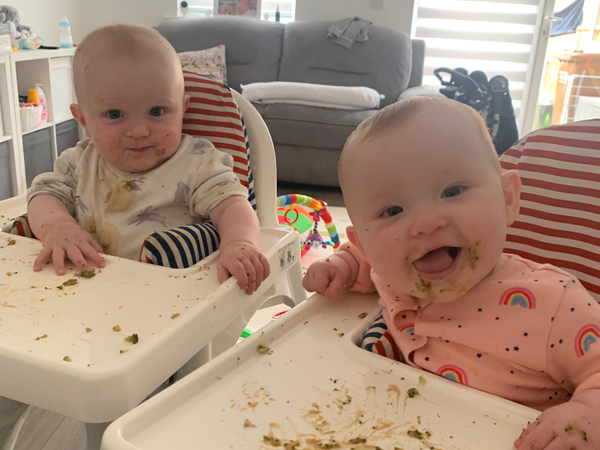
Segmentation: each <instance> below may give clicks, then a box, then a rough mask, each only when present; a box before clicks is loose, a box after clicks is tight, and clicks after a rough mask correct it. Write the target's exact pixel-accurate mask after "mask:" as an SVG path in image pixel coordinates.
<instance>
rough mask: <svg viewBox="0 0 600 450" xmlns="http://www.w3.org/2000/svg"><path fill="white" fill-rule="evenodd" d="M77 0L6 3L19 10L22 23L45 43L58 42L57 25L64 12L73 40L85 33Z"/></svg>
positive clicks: (39, 0) (30, 0)
mask: <svg viewBox="0 0 600 450" xmlns="http://www.w3.org/2000/svg"><path fill="white" fill-rule="evenodd" d="M80 3H81V2H80V1H79V0H9V1H7V2H6V3H4V4H6V5H10V6H13V7H15V8H17V9H18V10H19V16H20V18H21V23H22V24H23V25H29V26H30V27H31V28H32V30H33V31H35V32H36V33H37V35H38V36H41V37H43V38H44V42H45V43H46V44H47V45H58V44H59V41H58V39H59V25H58V23H59V22H60V20H61V19H62V16H63V15H64V14H66V15H67V18H68V19H69V21H70V22H71V34H72V35H73V41H74V42H79V41H80V40H81V38H82V37H83V35H84V34H85V33H84V32H83V30H82V27H81V7H80Z"/></svg>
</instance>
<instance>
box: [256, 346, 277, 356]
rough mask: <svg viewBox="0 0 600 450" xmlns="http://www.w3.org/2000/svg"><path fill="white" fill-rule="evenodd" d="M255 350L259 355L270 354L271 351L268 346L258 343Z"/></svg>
mask: <svg viewBox="0 0 600 450" xmlns="http://www.w3.org/2000/svg"><path fill="white" fill-rule="evenodd" d="M256 351H257V352H258V353H260V354H261V355H270V354H271V353H273V350H271V349H270V348H269V347H267V346H265V345H262V344H260V345H259V346H258V348H257V349H256Z"/></svg>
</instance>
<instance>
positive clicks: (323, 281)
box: [302, 255, 355, 298]
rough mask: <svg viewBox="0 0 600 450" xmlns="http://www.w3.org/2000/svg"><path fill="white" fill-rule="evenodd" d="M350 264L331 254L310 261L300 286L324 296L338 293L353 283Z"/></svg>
mask: <svg viewBox="0 0 600 450" xmlns="http://www.w3.org/2000/svg"><path fill="white" fill-rule="evenodd" d="M354 281H355V280H354V279H353V275H352V269H351V268H350V265H349V264H348V263H347V262H346V261H345V260H344V259H343V258H341V257H340V256H338V255H332V256H330V257H329V258H327V259H322V260H320V261H317V262H315V263H312V264H311V265H310V266H309V267H308V270H307V271H306V275H305V276H304V279H303V280H302V286H303V287H304V289H306V290H307V291H309V292H318V293H320V294H324V295H325V298H332V297H335V296H336V295H338V294H339V293H340V292H341V291H342V290H343V289H344V288H345V287H346V286H351V285H352V284H354Z"/></svg>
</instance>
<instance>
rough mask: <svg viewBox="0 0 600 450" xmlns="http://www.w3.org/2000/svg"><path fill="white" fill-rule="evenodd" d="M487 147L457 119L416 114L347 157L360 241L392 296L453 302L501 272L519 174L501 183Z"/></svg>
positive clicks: (347, 186) (350, 203)
mask: <svg viewBox="0 0 600 450" xmlns="http://www.w3.org/2000/svg"><path fill="white" fill-rule="evenodd" d="M419 116H421V117H419ZM436 121H437V122H436ZM485 145H489V144H486V143H485V141H484V140H483V139H482V137H481V136H480V135H479V134H477V133H476V132H473V131H471V132H469V131H468V130H465V129H464V123H461V121H460V120H459V119H457V118H455V117H454V118H453V117H452V115H448V113H445V114H443V115H437V116H436V115H435V114H433V113H432V111H419V112H417V113H416V115H415V116H413V117H411V118H410V119H409V120H408V121H407V122H405V123H404V124H403V125H402V126H400V127H395V128H392V129H389V130H387V131H385V132H383V133H382V134H381V135H380V136H378V137H376V138H373V139H369V140H367V141H364V142H362V143H359V144H358V145H357V147H356V148H354V149H353V148H350V149H349V151H350V153H349V154H347V159H346V160H345V163H344V175H343V176H344V198H345V200H346V206H347V207H348V212H349V214H350V218H351V220H352V222H353V224H354V233H355V236H356V238H357V241H358V244H359V247H362V250H363V252H364V254H365V256H366V257H367V259H368V260H369V262H370V263H371V264H372V266H373V269H374V270H375V272H376V273H377V274H378V275H379V276H380V277H381V278H382V279H383V280H384V281H385V282H386V283H387V284H389V285H390V287H392V288H394V289H395V290H396V291H398V292H404V293H406V294H409V295H412V296H415V297H419V298H427V299H430V300H435V301H437V302H448V301H453V300H455V299H457V298H458V297H460V296H461V295H463V294H464V293H465V292H466V291H468V290H469V289H471V288H472V287H473V286H475V285H476V284H477V283H479V282H480V281H481V280H482V279H483V278H485V277H486V276H488V275H489V274H490V273H491V272H492V271H493V270H494V268H495V267H496V265H497V264H498V263H499V260H500V256H501V253H502V251H503V248H504V244H505V239H506V228H507V225H508V224H509V223H511V222H512V220H513V219H514V217H513V214H512V212H513V211H512V209H511V208H510V207H509V206H507V197H506V195H505V194H506V193H507V192H505V190H506V189H508V190H509V192H508V194H509V195H508V197H509V198H510V190H511V189H513V187H515V188H516V189H517V191H518V186H519V184H518V178H517V179H516V181H515V178H514V177H518V176H517V175H516V173H515V172H512V173H510V174H509V176H508V177H506V178H507V180H508V181H506V182H505V181H503V177H502V176H501V175H500V172H499V169H498V168H497V167H495V166H494V162H495V161H494V155H493V154H492V155H490V153H489V150H488V149H485V147H483V146H485ZM515 183H516V184H515ZM505 185H508V188H506V186H505ZM517 202H518V192H517ZM517 210H518V206H517ZM515 214H516V213H515ZM349 233H350V234H352V231H350V230H349Z"/></svg>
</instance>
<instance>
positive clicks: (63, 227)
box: [27, 195, 104, 275]
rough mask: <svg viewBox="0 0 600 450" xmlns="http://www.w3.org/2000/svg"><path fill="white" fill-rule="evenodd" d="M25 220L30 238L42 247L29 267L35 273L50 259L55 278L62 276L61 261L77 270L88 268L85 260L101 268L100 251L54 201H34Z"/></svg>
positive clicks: (45, 197)
mask: <svg viewBox="0 0 600 450" xmlns="http://www.w3.org/2000/svg"><path fill="white" fill-rule="evenodd" d="M27 220H28V222H29V226H30V227H31V231H32V232H33V234H35V236H37V238H38V239H39V240H40V241H42V242H43V243H44V248H43V249H42V251H41V252H40V254H39V255H38V257H37V258H36V260H35V262H34V263H33V270H35V271H36V272H39V271H40V270H42V267H43V265H44V263H45V262H46V261H47V260H48V259H50V258H52V262H53V263H54V268H55V269H56V273H57V274H58V275H64V274H65V257H68V258H69V259H70V260H71V261H73V263H74V264H75V265H76V266H77V268H78V269H80V270H85V269H88V268H89V265H88V262H87V261H88V260H89V261H91V262H93V263H94V264H95V265H96V266H97V267H104V260H103V259H102V257H101V256H100V255H99V253H101V252H102V247H100V245H98V243H97V242H96V241H94V239H93V238H92V236H91V235H90V234H89V233H88V232H87V231H85V230H84V229H83V228H81V227H80V226H79V225H78V224H77V222H76V221H75V219H74V218H73V217H71V215H70V214H69V211H68V210H67V207H66V206H65V205H64V204H63V203H62V202H61V201H60V200H59V199H57V198H56V197H53V196H52V195H38V196H37V197H34V198H33V199H32V200H31V201H30V202H29V206H28V207H27Z"/></svg>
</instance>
